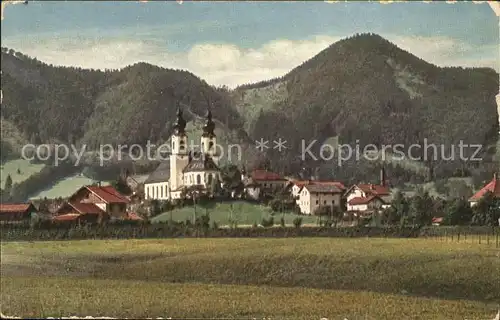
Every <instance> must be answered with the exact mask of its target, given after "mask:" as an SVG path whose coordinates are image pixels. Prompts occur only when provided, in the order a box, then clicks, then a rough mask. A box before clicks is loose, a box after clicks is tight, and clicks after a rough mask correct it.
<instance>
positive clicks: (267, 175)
mask: <svg viewBox="0 0 500 320" xmlns="http://www.w3.org/2000/svg"><path fill="white" fill-rule="evenodd" d="M252 179H254V180H255V181H258V180H261V181H262V180H266V181H279V180H285V179H284V178H283V177H281V176H280V175H279V174H277V173H274V172H270V171H266V170H254V171H253V172H252Z"/></svg>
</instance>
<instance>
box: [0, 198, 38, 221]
mask: <svg viewBox="0 0 500 320" xmlns="http://www.w3.org/2000/svg"><path fill="white" fill-rule="evenodd" d="M36 212H37V209H36V207H35V206H34V205H33V204H32V203H0V222H1V223H28V222H30V221H31V218H32V217H33V214H36Z"/></svg>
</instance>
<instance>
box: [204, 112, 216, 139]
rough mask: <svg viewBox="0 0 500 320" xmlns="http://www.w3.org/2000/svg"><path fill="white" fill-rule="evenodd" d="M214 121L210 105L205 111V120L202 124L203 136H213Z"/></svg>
mask: <svg viewBox="0 0 500 320" xmlns="http://www.w3.org/2000/svg"><path fill="white" fill-rule="evenodd" d="M214 130H215V122H214V121H213V120H212V111H211V110H210V107H209V108H208V112H207V122H206V123H205V125H204V126H203V137H215V132H214Z"/></svg>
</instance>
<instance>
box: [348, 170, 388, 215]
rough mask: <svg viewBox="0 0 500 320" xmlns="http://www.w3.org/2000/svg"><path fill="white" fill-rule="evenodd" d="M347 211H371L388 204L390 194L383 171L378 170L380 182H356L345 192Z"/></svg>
mask: <svg viewBox="0 0 500 320" xmlns="http://www.w3.org/2000/svg"><path fill="white" fill-rule="evenodd" d="M345 198H346V202H347V211H354V212H372V211H377V210H380V209H384V208H387V207H389V206H390V203H391V201H392V195H391V191H390V189H389V187H387V186H386V181H385V171H384V169H382V170H380V184H379V185H375V184H356V185H353V186H352V187H350V188H349V189H348V190H347V191H346V193H345Z"/></svg>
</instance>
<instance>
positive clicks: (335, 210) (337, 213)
mask: <svg viewBox="0 0 500 320" xmlns="http://www.w3.org/2000/svg"><path fill="white" fill-rule="evenodd" d="M331 208H332V210H331V212H330V214H331V219H332V221H333V223H334V224H335V227H337V224H338V223H339V222H340V221H342V218H343V217H344V211H342V209H341V208H339V207H337V206H332V207H331Z"/></svg>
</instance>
